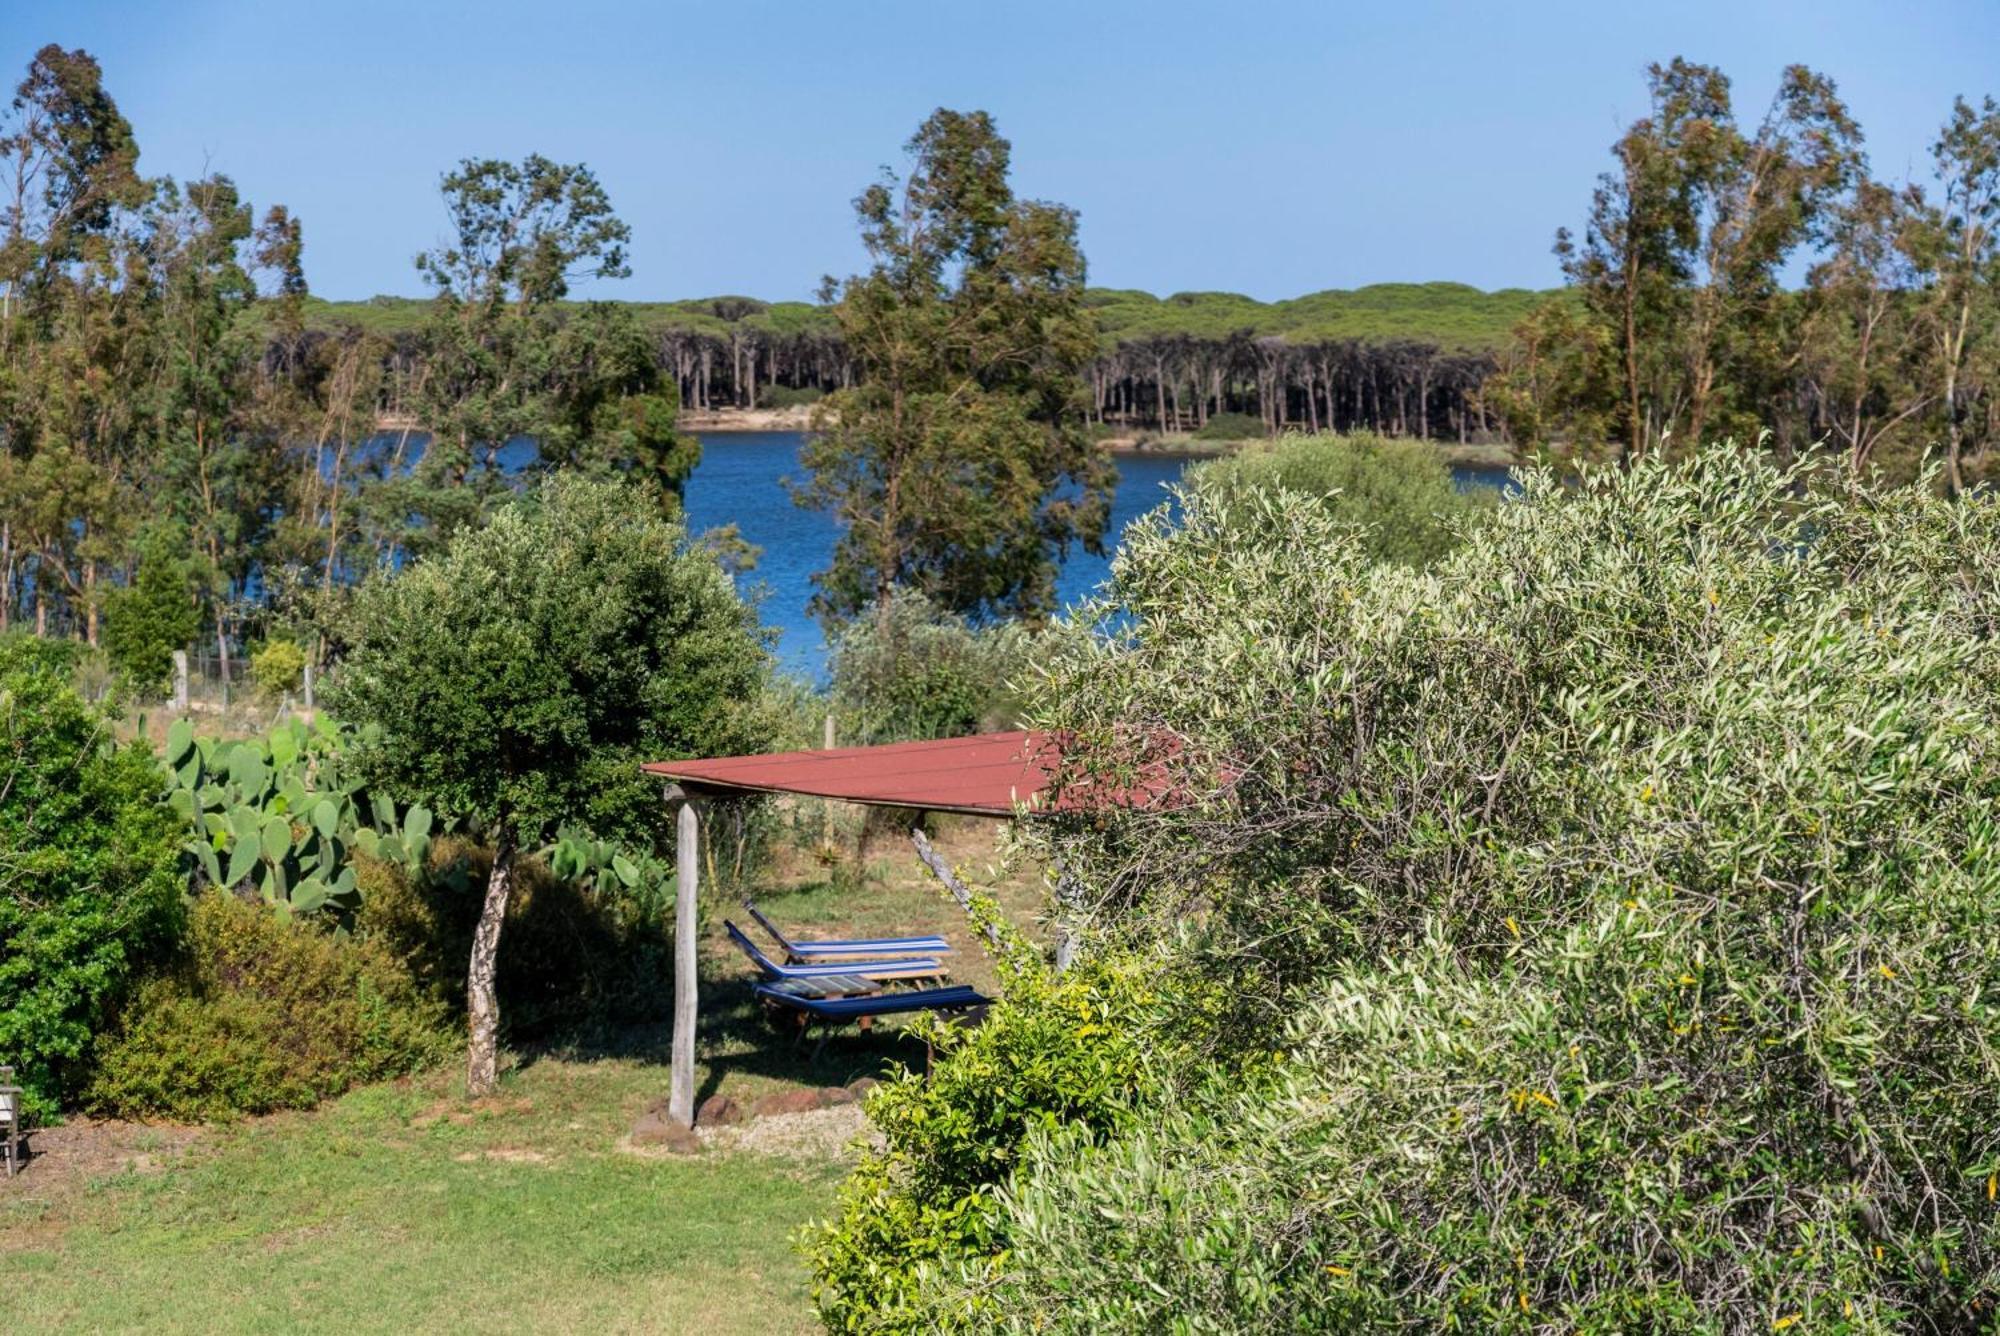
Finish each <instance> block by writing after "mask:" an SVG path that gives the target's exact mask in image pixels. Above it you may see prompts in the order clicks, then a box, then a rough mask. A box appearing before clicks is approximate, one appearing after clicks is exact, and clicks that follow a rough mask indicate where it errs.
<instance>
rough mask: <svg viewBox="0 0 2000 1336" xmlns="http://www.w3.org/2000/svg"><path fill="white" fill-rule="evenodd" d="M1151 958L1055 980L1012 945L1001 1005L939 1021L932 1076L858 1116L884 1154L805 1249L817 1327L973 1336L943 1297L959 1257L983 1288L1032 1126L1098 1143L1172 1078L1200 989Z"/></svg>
mask: <svg viewBox="0 0 2000 1336" xmlns="http://www.w3.org/2000/svg"><path fill="white" fill-rule="evenodd" d="M1161 965H1162V961H1161V959H1160V957H1159V956H1158V955H1157V954H1149V955H1133V956H1108V955H1107V956H1100V957H1097V958H1095V959H1092V960H1090V961H1088V962H1086V963H1084V964H1082V965H1080V966H1078V967H1077V968H1074V969H1072V970H1070V971H1068V972H1066V973H1063V974H1057V973H1055V972H1053V971H1051V970H1049V969H1048V968H1047V967H1046V966H1045V965H1043V964H1042V963H1041V962H1040V960H1039V959H1037V958H1036V957H1035V955H1034V953H1033V952H1032V951H1031V950H1029V949H1028V948H1027V947H1026V946H1025V945H1023V944H1021V943H1019V942H1016V943H1014V945H1013V946H1012V947H1011V949H1010V950H1009V951H1008V952H1007V953H1006V954H1005V955H1004V956H1003V958H1002V960H1001V962H1000V967H1001V968H1000V973H1001V990H1000V991H1001V1000H1000V1001H999V1002H998V1004H997V1005H995V1006H994V1007H993V1008H992V1009H991V1010H990V1011H989V1013H988V1015H987V1017H986V1019H985V1021H984V1022H983V1023H981V1024H980V1025H978V1026H976V1027H969V1028H968V1027H963V1026H956V1025H951V1024H947V1023H939V1022H936V1021H935V1020H933V1021H930V1022H927V1023H926V1024H927V1026H928V1028H927V1030H926V1032H925V1033H926V1035H927V1038H928V1039H929V1041H930V1042H931V1043H932V1044H933V1045H934V1046H935V1048H936V1051H937V1055H938V1056H937V1060H936V1062H935V1064H934V1068H933V1071H932V1073H931V1074H930V1075H929V1076H928V1077H925V1076H922V1075H918V1074H914V1073H912V1074H906V1075H904V1076H903V1077H902V1078H901V1079H898V1080H894V1081H890V1082H888V1083H885V1084H884V1085H882V1086H881V1087H880V1088H878V1089H877V1090H876V1091H875V1092H874V1093H873V1094H872V1095H871V1096H870V1098H869V1102H868V1115H869V1118H870V1120H871V1121H872V1122H873V1123H874V1124H875V1126H876V1127H877V1128H878V1129H879V1130H880V1132H881V1133H882V1137H883V1140H884V1143H885V1144H884V1146H883V1148H882V1149H881V1150H879V1151H871V1152H868V1153H866V1154H864V1156H863V1157H862V1160H861V1163H860V1165H859V1166H858V1167H857V1168H856V1169H855V1170H854V1172H853V1174H852V1175H851V1176H850V1177H849V1178H848V1180H847V1182H846V1183H845V1184H844V1185H843V1186H842V1188H841V1191H840V1197H839V1200H838V1203H837V1205H838V1213H837V1215H836V1217H835V1218H834V1219H832V1220H830V1221H827V1222H825V1223H822V1224H818V1225H815V1226H812V1227H810V1228H808V1229H807V1230H806V1231H805V1233H804V1235H803V1236H802V1240H801V1246H802V1248H803V1251H804V1252H805V1255H806V1258H807V1261H808V1264H809V1265H810V1266H811V1268H812V1270H813V1274H814V1287H813V1296H814V1301H815V1303H816V1304H817V1306H818V1308H819V1312H820V1316H821V1318H822V1319H823V1320H824V1321H825V1322H826V1324H827V1326H828V1327H829V1328H830V1329H833V1330H838V1331H910V1332H928V1331H936V1330H941V1329H947V1328H950V1329H977V1328H978V1326H979V1325H980V1324H981V1323H982V1322H983V1321H984V1320H985V1318H986V1316H987V1310H986V1308H985V1307H984V1306H983V1305H982V1304H981V1302H980V1301H979V1299H978V1297H977V1294H976V1292H973V1291H976V1289H977V1284H976V1283H975V1284H973V1285H971V1286H968V1287H967V1290H968V1292H964V1293H949V1294H947V1295H945V1296H944V1297H940V1294H939V1286H938V1283H937V1282H938V1279H939V1277H940V1276H942V1275H948V1274H952V1273H953V1268H954V1266H955V1265H956V1263H958V1262H959V1261H961V1260H964V1259H971V1260H970V1262H969V1263H968V1265H969V1266H970V1267H971V1268H972V1270H974V1271H976V1272H978V1273H980V1274H982V1275H986V1276H987V1277H988V1278H989V1279H990V1274H991V1273H992V1272H993V1271H994V1270H995V1268H996V1265H997V1263H998V1262H999V1261H1000V1260H1001V1257H1002V1254H1003V1253H1004V1249H1005V1247H1006V1229H1005V1222H1004V1220H1003V1219H1002V1218H1001V1217H1000V1215H999V1212H998V1209H997V1198H996V1192H997V1191H998V1189H999V1188H1000V1186H1001V1185H1002V1184H1004V1183H1005V1182H1006V1181H1007V1179H1008V1177H1009V1175H1010V1174H1011V1173H1012V1172H1013V1170H1014V1167H1015V1165H1016V1163H1017V1162H1018V1160H1019V1156H1020V1153H1021V1150H1022V1148H1023V1146H1024V1144H1025V1143H1026V1142H1027V1140H1028V1138H1029V1136H1030V1134H1031V1133H1032V1132H1033V1131H1035V1130H1036V1129H1038V1128H1044V1127H1049V1126H1054V1125H1058V1124H1060V1125H1063V1126H1067V1127H1069V1128H1070V1129H1071V1130H1072V1133H1073V1134H1075V1135H1080V1136H1085V1137H1100V1136H1103V1135H1106V1134H1108V1133H1110V1132H1112V1131H1113V1130H1114V1129H1117V1128H1119V1127H1121V1126H1123V1125H1124V1123H1125V1122H1126V1121H1127V1120H1128V1119H1129V1117H1130V1116H1131V1110H1132V1108H1133V1106H1134V1102H1135V1101H1140V1100H1143V1098H1144V1096H1145V1095H1146V1094H1147V1092H1148V1091H1150V1090H1152V1088H1153V1087H1154V1085H1155V1082H1156V1081H1157V1079H1158V1073H1159V1072H1161V1071H1163V1070H1170V1069H1171V1067H1172V1054H1171V1052H1170V1051H1169V1045H1175V1044H1178V1045H1186V1044H1188V1043H1189V1042H1190V1036H1191V1035H1193V1034H1196V1033H1198V1032H1199V1031H1200V1030H1201V1029H1202V1026H1201V1025H1200V1024H1199V1022H1198V1021H1191V1020H1190V1019H1189V1013H1190V1012H1196V1011H1198V1009H1199V1008H1200V1007H1201V1006H1202V1005H1203V1004H1204V1002H1206V1001H1207V1000H1208V994H1207V992H1206V990H1205V988H1204V987H1203V986H1201V985H1200V984H1199V983H1198V982H1196V981H1184V982H1181V986H1180V987H1175V986H1174V984H1175V983H1176V982H1177V981H1175V980H1173V979H1171V978H1170V977H1168V976H1167V975H1166V974H1164V973H1163V971H1162V968H1161Z"/></svg>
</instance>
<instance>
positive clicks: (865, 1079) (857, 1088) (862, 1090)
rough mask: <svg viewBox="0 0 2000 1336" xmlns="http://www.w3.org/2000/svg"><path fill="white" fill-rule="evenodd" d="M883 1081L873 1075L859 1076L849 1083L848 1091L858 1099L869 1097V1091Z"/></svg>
mask: <svg viewBox="0 0 2000 1336" xmlns="http://www.w3.org/2000/svg"><path fill="white" fill-rule="evenodd" d="M881 1084H882V1083H881V1082H880V1081H878V1080H876V1079H875V1078H874V1077H872V1076H857V1077H855V1078H854V1079H853V1080H852V1081H849V1082H848V1083H847V1093H848V1094H850V1095H852V1096H854V1098H856V1099H858V1100H859V1099H867V1098H868V1092H869V1091H871V1090H873V1089H874V1088H875V1087H876V1086H878V1085H881Z"/></svg>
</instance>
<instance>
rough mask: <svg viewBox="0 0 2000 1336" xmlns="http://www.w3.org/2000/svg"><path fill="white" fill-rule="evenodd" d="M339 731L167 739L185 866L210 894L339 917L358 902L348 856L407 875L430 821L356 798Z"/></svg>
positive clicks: (178, 730) (426, 846)
mask: <svg viewBox="0 0 2000 1336" xmlns="http://www.w3.org/2000/svg"><path fill="white" fill-rule="evenodd" d="M341 742H342V738H341V733H340V730H339V727H338V726H337V725H335V724H333V723H331V722H330V721H328V720H326V719H324V718H322V719H321V720H319V721H318V722H316V723H315V724H314V725H313V726H312V727H311V728H308V727H307V726H306V725H305V724H303V723H301V722H299V721H298V720H289V721H287V722H285V723H282V724H279V725H278V726H277V727H275V728H273V729H272V730H271V731H270V733H268V734H266V735H265V736H264V737H261V738H249V739H245V740H243V741H239V742H225V741H220V740H218V739H215V738H201V737H196V736H195V733H194V729H193V727H192V726H191V725H190V724H189V723H188V721H187V720H185V719H179V720H176V721H174V723H173V724H172V725H171V726H170V727H169V728H168V729H167V745H166V751H165V753H164V756H163V762H164V766H165V770H166V773H167V795H166V799H167V802H168V804H169V805H170V806H171V807H172V808H173V809H174V811H175V812H177V813H178V814H179V815H180V816H181V818H182V819H183V820H184V821H186V822H187V823H188V825H189V827H190V833H189V837H188V842H187V845H186V848H187V853H188V857H189V860H190V861H191V863H192V864H193V868H194V871H195V873H196V874H197V875H199V876H200V877H202V878H204V879H206V880H207V881H208V882H210V883H212V884H214V885H217V886H226V887H231V888H235V887H242V886H252V887H254V888H255V889H256V890H257V892H258V893H259V894H260V895H261V896H262V897H263V898H264V899H265V900H266V901H268V902H270V903H271V904H273V905H277V906H280V907H282V908H284V909H286V910H288V911H290V912H292V913H295V914H311V913H316V912H319V911H322V910H327V911H333V912H340V913H345V912H349V911H352V910H353V909H355V908H356V907H357V906H358V905H359V903H360V892H359V890H358V889H357V887H356V885H355V873H354V867H353V865H352V863H351V862H350V860H349V851H350V850H351V849H360V850H362V851H363V852H365V853H368V854H370V855H372V856H374V857H378V858H384V859H387V860H389V861H392V862H396V863H399V864H401V865H402V866H403V867H404V868H405V869H407V870H408V871H410V872H411V873H412V874H415V873H416V872H418V871H419V870H420V869H421V868H422V867H423V865H424V860H425V858H426V857H427V856H428V854H429V852H430V837H431V827H432V817H431V813H430V812H429V811H427V810H425V809H424V808H423V807H422V806H416V805H413V806H410V807H407V808H403V809H401V810H400V811H399V810H398V808H397V806H396V804H395V803H394V802H392V801H390V800H389V799H388V798H386V797H384V796H382V795H380V794H364V793H363V792H362V791H361V789H360V786H359V785H358V784H356V783H355V782H354V781H353V780H352V778H351V777H349V776H347V775H345V774H344V773H343V771H342V767H341Z"/></svg>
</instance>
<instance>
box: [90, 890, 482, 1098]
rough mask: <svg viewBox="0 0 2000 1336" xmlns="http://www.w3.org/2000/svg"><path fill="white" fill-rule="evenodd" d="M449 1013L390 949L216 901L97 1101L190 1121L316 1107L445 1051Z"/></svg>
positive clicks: (107, 1065) (125, 1030)
mask: <svg viewBox="0 0 2000 1336" xmlns="http://www.w3.org/2000/svg"><path fill="white" fill-rule="evenodd" d="M442 1021H443V1014H442V1009H441V1008H439V1007H438V1006H436V1005H435V1004H433V1003H429V1002H426V1001H425V1000H423V999H422V998H421V996H420V995H419V993H418V991H417V988H416V986H415V984H414V983H413V982H412V980H411V978H410V975H409V974H408V972H407V971H406V970H405V969H404V968H403V967H402V965H401V964H400V963H399V962H398V961H397V960H396V958H395V957H394V956H393V955H391V954H390V952H389V951H388V950H387V949H386V947H384V946H383V944H382V943H380V942H378V941H376V940H375V939H373V938H371V937H367V936H359V937H357V936H352V935H349V934H346V933H336V932H334V931H332V930H330V929H329V928H327V927H326V926H325V925H323V924H318V923H308V922H300V921H294V920H292V919H290V918H289V917H288V916H286V915H283V914H280V913H276V912H273V910H272V909H271V908H270V907H269V906H267V905H263V904H259V903H257V902H255V901H247V900H241V899H238V898H236V897H234V896H232V895H228V894H226V893H224V892H221V891H210V892H209V893H207V894H205V895H203V896H202V897H201V898H200V899H199V900H197V901H196V902H195V904H194V907H193V909H192V910H191V911H190V913H189V915H188V928H187V938H186V941H185V944H184V949H183V956H182V959H181V960H180V961H179V963H178V964H177V965H176V966H175V967H174V968H172V969H171V970H170V971H168V972H166V973H163V974H161V975H160V976H159V977H156V978H153V979H150V980H148V981H147V982H146V983H145V984H144V985H143V986H142V987H141V988H140V989H139V991H138V994H137V996H136V997H135V998H134V999H133V1001H132V1003H131V1005H130V1006H129V1007H128V1008H127V1009H126V1011H125V1013H124V1015H123V1016H122V1017H121V1019H120V1022H119V1025H118V1027H117V1028H116V1030H115V1031H114V1032H113V1033H112V1034H111V1035H110V1036H108V1037H107V1038H106V1040H105V1041H104V1044H103V1052H102V1057H101V1059H100V1061H99V1064H98V1069H97V1072H96V1075H95V1077H94V1078H93V1079H92V1081H91V1084H90V1088H89V1090H88V1091H87V1092H86V1097H85V1098H86V1102H87V1103H88V1104H89V1106H90V1107H91V1108H93V1109H95V1110H97V1111H99V1112H101V1113H106V1114H111V1115H114V1116H117V1117H123V1118H155V1117H158V1118H173V1119H179V1120H183V1121H194V1120H205V1119H213V1118H228V1117H233V1116H237V1115H241V1114H258V1113H270V1112H273V1111H275V1110H278V1109H298V1108H308V1107H310V1106H312V1105H314V1104H317V1103H318V1102H319V1101H321V1100H323V1099H327V1098H330V1097H332V1096H334V1095H337V1094H340V1093H341V1092H342V1091H345V1090H347V1089H348V1088H349V1087H351V1086H354V1085H358V1084H360V1083H362V1082H365V1081H379V1080H383V1079H385V1078H387V1077H391V1076H400V1075H402V1074H404V1073H405V1072H410V1071H414V1070H416V1069H417V1068H419V1067H422V1066H426V1065H428V1064H430V1063H433V1062H436V1061H438V1060H439V1059H440V1058H441V1057H442V1056H443V1055H444V1054H445V1052H447V1051H448V1047H449V1040H448V1038H447V1037H446V1036H445V1033H444V1030H443V1026H442Z"/></svg>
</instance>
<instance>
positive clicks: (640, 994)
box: [355, 837, 673, 1037]
mask: <svg viewBox="0 0 2000 1336" xmlns="http://www.w3.org/2000/svg"><path fill="white" fill-rule="evenodd" d="M492 861H493V855H492V853H491V851H490V850H486V849H482V848H480V847H479V846H478V845H476V844H474V843H473V842H471V841H470V840H467V839H464V838H462V837H450V838H446V839H443V840H440V841H438V847H437V849H436V851H435V853H434V856H433V857H432V859H431V861H430V866H429V867H428V868H427V869H426V870H425V871H424V872H423V873H422V875H416V876H413V875H411V874H410V872H409V871H408V870H407V869H405V868H404V867H402V866H399V865H395V864H391V863H386V862H380V861H377V860H373V859H366V858H364V859H360V860H358V862H359V865H360V873H361V877H360V883H361V909H360V912H359V914H358V915H357V916H356V920H355V922H356V928H357V930H358V931H359V932H361V933H363V934H364V935H368V936H372V937H374V938H376V939H378V940H380V941H381V942H382V943H383V944H384V945H385V946H386V947H388V948H389V950H390V951H391V952H392V953H393V954H394V956H395V957H396V958H397V959H398V960H400V961H402V962H403V963H404V965H405V967H406V968H407V969H408V970H409V971H410V973H411V975H412V977H413V978H414V979H415V980H416V981H417V984H418V987H419V988H420V990H421V991H422V993H423V995H424V996H425V997H427V998H429V999H431V1000H432V1001H434V1002H436V1003H438V1004H439V1005H440V1006H442V1007H444V1008H445V1009H446V1010H447V1011H448V1012H449V1013H450V1014H451V1015H452V1016H454V1017H457V1016H461V1015H462V1014H463V1012H464V1009H465V962H466V960H467V959H468V958H469V957H470V956H471V954H472V932H473V928H474V926H475V925H476V924H477V922H478V913H479V903H478V900H477V899H476V898H475V897H473V896H471V895H468V894H467V893H466V892H467V891H468V890H469V889H470V888H471V887H473V886H477V885H481V884H483V883H484V881H485V879H486V875H487V873H488V872H489V871H490V870H491V867H492ZM664 889H665V888H659V887H644V886H642V887H640V888H638V889H637V890H635V891H626V892H622V893H611V892H607V891H604V890H600V889H599V888H598V887H597V886H596V885H595V884H594V883H593V882H591V881H589V880H574V879H565V878H558V877H555V876H552V875H550V873H549V870H548V868H547V866H546V864H545V863H544V862H543V861H542V860H541V859H539V858H526V859H523V860H522V861H521V864H520V868H519V871H518V873H517V876H516V881H515V889H514V894H513V895H512V896H511V897H510V898H509V901H508V907H507V920H506V928H505V931H504V933H503V935H502V937H501V941H500V954H499V969H498V975H497V979H496V988H497V991H498V994H499V998H500V1007H501V1011H502V1013H503V1014H504V1015H506V1017H507V1023H508V1028H509V1030H510V1031H511V1032H512V1033H513V1034H514V1035H515V1036H516V1037H521V1036H546V1035H549V1034H551V1033H552V1032H555V1031H557V1030H566V1031H575V1030H586V1031H587V1030H601V1029H605V1028H609V1027H613V1026H618V1025H626V1024H633V1023H638V1022H644V1021H657V1020H661V1019H664V1018H665V1017H666V1016H667V1015H668V1013H669V1008H670V1006H671V1004H672V1001H673V990H672V987H671V985H670V983H669V982H668V981H669V980H670V979H671V977H672V969H671V962H672V953H673V931H672V909H673V906H672V899H671V894H670V893H668V894H667V895H665V896H662V895H661V894H660V892H661V891H662V890H664Z"/></svg>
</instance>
